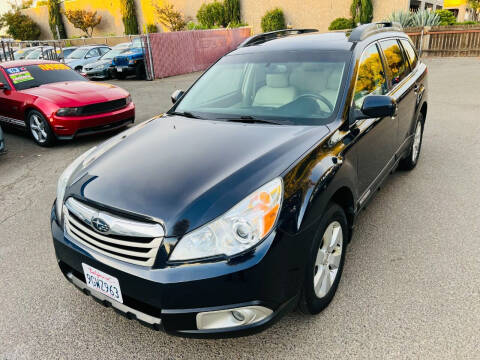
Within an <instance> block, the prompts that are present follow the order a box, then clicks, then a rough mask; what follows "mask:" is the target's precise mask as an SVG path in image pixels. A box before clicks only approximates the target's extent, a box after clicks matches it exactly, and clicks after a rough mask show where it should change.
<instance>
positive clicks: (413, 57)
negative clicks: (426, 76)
mask: <svg viewBox="0 0 480 360" xmlns="http://www.w3.org/2000/svg"><path fill="white" fill-rule="evenodd" d="M400 42H401V43H402V46H403V49H404V50H405V53H406V54H407V58H408V61H409V62H410V67H411V69H412V70H413V69H415V68H416V67H417V63H418V56H417V52H416V51H415V49H414V48H413V46H412V44H411V43H410V41H408V40H403V39H402V40H400Z"/></svg>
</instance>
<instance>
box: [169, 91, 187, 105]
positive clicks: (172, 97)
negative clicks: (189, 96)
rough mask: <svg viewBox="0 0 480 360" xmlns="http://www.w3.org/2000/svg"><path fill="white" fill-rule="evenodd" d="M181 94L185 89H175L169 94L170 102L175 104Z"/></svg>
mask: <svg viewBox="0 0 480 360" xmlns="http://www.w3.org/2000/svg"><path fill="white" fill-rule="evenodd" d="M183 94H185V91H183V90H175V91H174V92H173V93H172V95H171V99H172V103H174V104H175V103H176V102H177V101H178V99H180V98H181V97H182V96H183Z"/></svg>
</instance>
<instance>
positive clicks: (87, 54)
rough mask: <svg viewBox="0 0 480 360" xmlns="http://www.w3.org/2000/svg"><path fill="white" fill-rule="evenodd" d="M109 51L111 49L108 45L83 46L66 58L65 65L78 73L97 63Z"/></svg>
mask: <svg viewBox="0 0 480 360" xmlns="http://www.w3.org/2000/svg"><path fill="white" fill-rule="evenodd" d="M108 51H110V48H109V47H108V46H106V45H91V46H82V47H79V48H78V49H76V50H74V51H73V52H72V53H71V54H70V55H68V56H67V57H66V58H65V64H67V65H68V66H70V67H71V68H72V69H74V70H76V71H81V70H82V67H83V66H84V65H87V64H90V63H93V62H95V61H97V60H98V59H99V58H100V56H102V55H103V54H105V53H107V52H108Z"/></svg>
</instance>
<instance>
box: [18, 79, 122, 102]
mask: <svg viewBox="0 0 480 360" xmlns="http://www.w3.org/2000/svg"><path fill="white" fill-rule="evenodd" d="M21 92H23V93H26V94H29V95H33V96H37V97H39V98H42V99H45V100H47V101H50V102H52V103H54V104H55V105H57V106H59V107H77V106H85V105H89V104H95V103H99V102H106V101H111V100H116V99H120V98H124V97H127V96H128V92H127V91H125V90H123V89H121V88H119V87H116V86H114V85H111V84H106V83H95V82H92V81H66V82H58V83H51V84H45V85H41V86H38V87H34V88H31V89H26V90H22V91H21Z"/></svg>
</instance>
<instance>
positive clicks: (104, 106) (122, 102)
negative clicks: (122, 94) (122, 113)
mask: <svg viewBox="0 0 480 360" xmlns="http://www.w3.org/2000/svg"><path fill="white" fill-rule="evenodd" d="M125 106H127V99H126V98H123V99H117V100H113V101H107V102H102V103H96V104H91V105H86V106H84V107H83V108H82V115H95V114H102V113H106V112H110V111H115V110H120V109H121V108H124V107H125Z"/></svg>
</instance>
